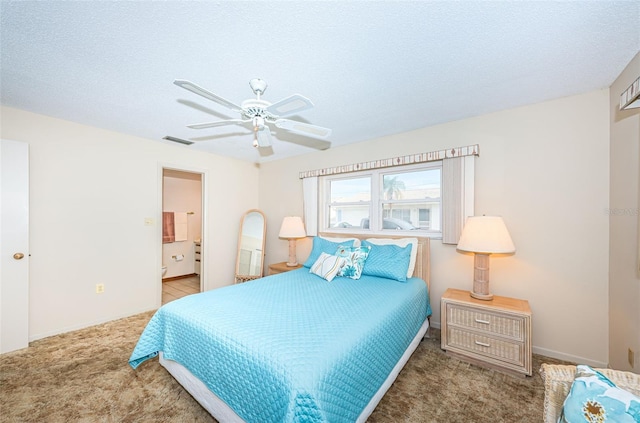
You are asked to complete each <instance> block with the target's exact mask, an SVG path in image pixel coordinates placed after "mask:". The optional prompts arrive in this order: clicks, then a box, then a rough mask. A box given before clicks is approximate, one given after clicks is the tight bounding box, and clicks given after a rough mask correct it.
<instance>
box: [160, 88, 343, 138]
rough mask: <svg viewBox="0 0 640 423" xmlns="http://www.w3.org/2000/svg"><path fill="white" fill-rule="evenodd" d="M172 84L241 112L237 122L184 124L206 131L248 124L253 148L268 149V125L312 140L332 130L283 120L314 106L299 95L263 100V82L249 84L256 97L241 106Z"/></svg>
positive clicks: (200, 89)
mask: <svg viewBox="0 0 640 423" xmlns="http://www.w3.org/2000/svg"><path fill="white" fill-rule="evenodd" d="M173 83H174V84H176V85H177V86H179V87H182V88H184V89H185V90H189V91H191V92H192V93H194V94H198V95H200V96H202V97H204V98H206V99H209V100H211V101H215V102H216V103H218V104H221V105H223V106H225V107H226V108H228V109H230V110H233V111H234V112H237V113H240V119H228V120H221V121H218V122H206V123H196V124H193V125H187V127H188V128H192V129H205V128H213V127H216V126H223V125H247V124H251V126H252V127H253V131H254V139H253V146H254V147H269V146H271V129H270V127H269V125H275V127H276V128H280V129H284V130H287V131H290V132H293V133H296V134H300V135H306V136H310V137H314V138H327V137H328V136H329V135H331V129H328V128H323V127H321V126H316V125H311V124H308V123H304V122H298V121H295V120H291V119H283V117H285V116H290V115H293V114H295V113H298V112H301V111H303V110H307V109H311V108H312V107H313V103H312V102H311V100H309V99H308V98H306V97H303V96H301V95H300V94H293V95H291V96H289V97H287V98H284V99H282V100H280V101H277V102H275V103H270V102H268V101H266V100H262V98H261V96H262V94H264V92H265V90H266V89H267V83H266V82H264V81H263V80H262V79H258V78H256V79H252V80H251V81H249V86H250V87H251V89H252V90H253V93H254V94H255V95H256V97H257V98H255V99H248V100H245V101H243V102H242V104H241V105H240V106H238V105H237V104H235V103H232V102H230V101H229V100H226V99H224V98H222V97H220V96H219V95H216V94H214V93H212V92H210V91H208V90H206V89H204V88H202V87H200V86H198V85H196V84H194V83H193V82H190V81H185V80H183V79H176V80H175V81H173Z"/></svg>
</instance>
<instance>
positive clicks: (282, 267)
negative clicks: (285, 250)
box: [269, 261, 302, 275]
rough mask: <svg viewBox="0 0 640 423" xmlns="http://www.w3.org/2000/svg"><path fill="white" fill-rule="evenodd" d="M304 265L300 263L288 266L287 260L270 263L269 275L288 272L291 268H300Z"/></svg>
mask: <svg viewBox="0 0 640 423" xmlns="http://www.w3.org/2000/svg"><path fill="white" fill-rule="evenodd" d="M301 267H302V265H301V264H300V263H298V264H297V265H295V266H287V262H286V261H283V262H281V263H273V264H270V265H269V275H277V274H278V273H284V272H288V271H290V270H296V269H300V268H301Z"/></svg>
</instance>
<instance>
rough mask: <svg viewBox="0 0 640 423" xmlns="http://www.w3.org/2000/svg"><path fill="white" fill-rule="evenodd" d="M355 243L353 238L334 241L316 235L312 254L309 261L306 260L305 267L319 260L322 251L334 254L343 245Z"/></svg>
mask: <svg viewBox="0 0 640 423" xmlns="http://www.w3.org/2000/svg"><path fill="white" fill-rule="evenodd" d="M353 243H354V241H353V240H347V241H343V242H332V241H328V240H326V239H324V238H322V237H319V236H316V237H314V238H313V247H312V248H311V254H309V258H308V259H307V261H305V262H304V267H311V266H313V264H314V263H315V262H316V261H318V259H319V258H320V254H322V253H327V254H329V255H333V254H334V253H335V252H336V250H337V249H338V247H340V246H341V245H345V246H349V247H351V246H353Z"/></svg>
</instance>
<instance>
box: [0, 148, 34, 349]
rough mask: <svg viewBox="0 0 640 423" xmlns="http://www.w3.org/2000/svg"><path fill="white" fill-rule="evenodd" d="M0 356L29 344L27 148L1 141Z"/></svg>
mask: <svg viewBox="0 0 640 423" xmlns="http://www.w3.org/2000/svg"><path fill="white" fill-rule="evenodd" d="M0 166H1V167H0V254H1V256H2V261H1V266H2V267H1V268H0V354H1V353H6V352H9V351H14V350H18V349H20V348H26V347H27V346H28V345H29V146H28V144H27V143H24V142H18V141H8V140H1V148H0Z"/></svg>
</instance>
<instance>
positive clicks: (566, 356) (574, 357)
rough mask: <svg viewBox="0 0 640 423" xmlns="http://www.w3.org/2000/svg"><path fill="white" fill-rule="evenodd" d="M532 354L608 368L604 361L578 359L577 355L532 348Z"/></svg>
mask: <svg viewBox="0 0 640 423" xmlns="http://www.w3.org/2000/svg"><path fill="white" fill-rule="evenodd" d="M533 352H534V353H535V354H540V355H544V356H545V357H551V358H557V359H558V360H564V361H570V362H572V363H576V364H586V365H588V366H591V367H599V368H607V367H609V364H608V363H605V362H604V361H597V360H591V359H589V358H585V357H580V356H578V355H572V354H566V353H563V352H559V351H554V350H550V349H547V348H540V347H536V346H534V347H533Z"/></svg>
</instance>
